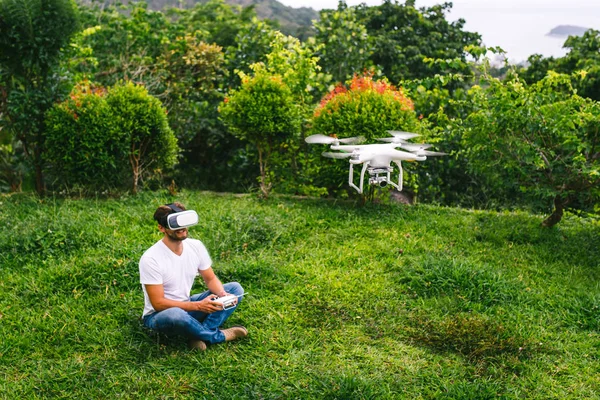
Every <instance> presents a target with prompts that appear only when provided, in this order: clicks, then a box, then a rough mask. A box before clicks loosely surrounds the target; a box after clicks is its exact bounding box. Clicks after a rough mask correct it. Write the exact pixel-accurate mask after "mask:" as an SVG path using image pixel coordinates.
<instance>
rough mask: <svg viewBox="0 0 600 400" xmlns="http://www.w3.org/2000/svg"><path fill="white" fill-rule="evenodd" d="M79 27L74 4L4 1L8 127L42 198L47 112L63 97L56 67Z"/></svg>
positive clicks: (0, 16) (0, 37) (0, 24)
mask: <svg viewBox="0 0 600 400" xmlns="http://www.w3.org/2000/svg"><path fill="white" fill-rule="evenodd" d="M77 28H78V14H77V7H76V5H75V3H74V1H73V0H27V1H21V0H2V1H1V2H0V69H2V70H3V73H8V74H10V79H7V80H6V83H7V86H6V89H5V90H6V94H7V95H6V109H5V111H6V115H5V116H4V121H3V122H4V124H5V126H6V127H7V128H8V129H9V130H10V131H11V132H12V134H13V136H14V137H15V138H16V139H17V140H19V141H20V143H21V146H22V148H23V154H24V155H25V156H26V158H27V159H28V161H29V163H30V165H31V166H33V169H34V171H35V175H36V190H37V191H38V193H40V194H42V193H43V192H44V177H43V165H42V152H43V146H44V143H43V124H44V113H45V112H46V110H48V109H49V108H50V107H51V105H52V103H53V101H54V100H56V99H57V98H61V96H62V95H63V93H62V92H63V90H64V87H63V81H64V77H63V76H61V74H60V73H59V72H60V71H56V70H55V68H56V66H57V64H58V62H59V59H60V56H61V49H62V48H63V47H64V46H65V45H66V44H67V43H68V42H69V40H70V38H71V36H72V35H73V34H74V33H75V32H76V30H77Z"/></svg>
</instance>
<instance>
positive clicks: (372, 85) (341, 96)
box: [312, 75, 421, 192]
mask: <svg viewBox="0 0 600 400" xmlns="http://www.w3.org/2000/svg"><path fill="white" fill-rule="evenodd" d="M312 130H313V132H315V133H323V134H326V135H332V136H333V135H335V136H337V137H340V138H342V137H351V136H363V137H365V139H366V140H367V141H368V142H372V141H373V140H374V138H377V137H386V136H389V134H388V133H387V132H386V131H387V130H404V131H408V132H421V127H420V124H419V121H418V119H417V116H416V115H415V112H414V105H413V102H412V100H411V99H409V98H408V97H407V96H406V95H405V94H404V91H403V90H402V89H401V88H399V89H397V88H396V87H394V86H393V85H390V84H389V83H388V82H387V81H386V80H375V79H373V77H371V76H369V75H365V76H355V77H354V78H353V79H352V81H351V82H350V85H349V87H346V86H345V85H342V84H339V85H337V86H336V87H335V88H334V89H333V90H332V91H331V92H329V93H328V94H327V95H326V96H325V97H323V99H322V100H321V102H320V104H319V105H318V106H317V108H316V110H315V113H314V119H313V126H312ZM319 153H320V151H319ZM314 156H315V157H319V155H318V154H314ZM325 165H328V166H329V168H324V169H323V170H322V171H320V172H319V173H320V174H321V175H325V176H326V177H324V178H322V179H327V181H323V182H321V185H325V187H327V189H328V190H329V191H330V192H332V191H334V190H336V189H337V188H338V187H339V185H340V184H342V183H343V178H342V177H344V176H345V175H347V172H346V168H347V164H345V163H344V165H343V166H342V165H341V163H339V162H336V161H330V162H329V164H325ZM336 165H337V167H336ZM409 169H410V167H409ZM413 183H414V182H413ZM408 186H409V187H410V185H408ZM413 186H414V185H413Z"/></svg>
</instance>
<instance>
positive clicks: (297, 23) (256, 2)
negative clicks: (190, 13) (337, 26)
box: [82, 0, 319, 39]
mask: <svg viewBox="0 0 600 400" xmlns="http://www.w3.org/2000/svg"><path fill="white" fill-rule="evenodd" d="M82 1H89V0H82ZM147 1H148V6H149V8H150V9H152V10H163V9H165V8H167V7H178V8H191V7H193V6H194V4H196V3H198V2H200V3H207V2H208V1H209V0H147ZM110 2H114V0H108V1H107V3H110ZM124 2H126V1H124ZM224 2H225V3H227V4H229V5H232V6H241V7H249V6H254V9H255V10H256V14H257V16H258V17H259V18H261V19H270V20H274V21H277V22H278V23H279V25H280V28H281V31H282V32H283V33H285V34H287V35H293V36H297V37H300V38H301V39H305V38H306V37H308V36H311V35H312V34H313V33H312V21H313V20H318V19H319V13H318V12H317V11H315V10H313V9H312V8H307V7H301V8H292V7H288V6H285V5H283V4H282V3H280V2H278V1H277V0H224Z"/></svg>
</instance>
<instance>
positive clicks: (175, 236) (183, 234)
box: [165, 228, 188, 242]
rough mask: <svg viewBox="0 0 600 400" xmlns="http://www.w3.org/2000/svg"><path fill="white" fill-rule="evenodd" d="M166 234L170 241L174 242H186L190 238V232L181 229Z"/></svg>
mask: <svg viewBox="0 0 600 400" xmlns="http://www.w3.org/2000/svg"><path fill="white" fill-rule="evenodd" d="M165 233H166V234H167V236H168V237H169V239H171V240H172V241H174V242H181V241H182V240H185V239H187V237H188V230H187V229H186V228H184V229H179V230H177V231H170V232H169V231H166V232H165Z"/></svg>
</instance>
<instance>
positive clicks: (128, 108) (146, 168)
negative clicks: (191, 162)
mask: <svg viewBox="0 0 600 400" xmlns="http://www.w3.org/2000/svg"><path fill="white" fill-rule="evenodd" d="M106 102H107V104H108V106H109V107H110V108H111V114H112V117H113V119H114V120H113V123H114V124H115V126H116V129H117V130H118V131H119V133H120V135H123V136H124V139H125V143H126V144H127V149H128V150H127V155H128V159H129V160H128V161H129V164H130V166H131V174H132V176H131V177H132V181H133V186H132V191H133V193H137V190H138V182H139V180H140V179H143V178H144V177H146V176H149V175H151V174H152V173H160V172H161V171H162V170H164V169H168V168H171V167H173V166H174V165H175V163H176V162H177V152H178V150H179V149H178V147H177V139H176V138H175V135H174V134H173V131H172V130H171V128H169V123H168V120H167V114H166V110H165V109H164V108H163V106H162V105H161V103H160V101H159V100H158V99H157V98H155V97H153V96H151V95H149V94H148V91H147V90H146V89H145V88H144V87H143V86H140V85H135V84H133V83H131V82H128V83H126V84H120V85H116V86H114V87H112V88H111V89H109V91H108V94H107V95H106Z"/></svg>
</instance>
